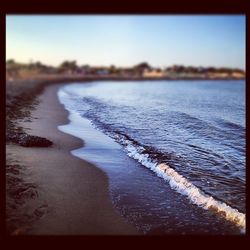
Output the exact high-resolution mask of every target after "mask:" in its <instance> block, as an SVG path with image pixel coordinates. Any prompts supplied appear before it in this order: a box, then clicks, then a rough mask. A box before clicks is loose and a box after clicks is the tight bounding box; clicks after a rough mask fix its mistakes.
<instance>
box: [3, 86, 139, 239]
mask: <svg viewBox="0 0 250 250" xmlns="http://www.w3.org/2000/svg"><path fill="white" fill-rule="evenodd" d="M59 86H60V84H59V85H51V86H48V87H46V88H45V90H44V92H43V93H42V94H41V95H39V96H38V100H39V103H38V104H37V105H36V106H35V108H33V109H32V110H31V114H30V118H29V119H28V120H27V119H26V121H24V119H22V120H21V121H19V125H20V126H21V127H23V128H24V130H25V132H27V133H28V134H30V135H35V136H40V137H45V138H47V139H48V140H50V141H52V142H53V145H52V146H50V147H22V146H19V145H16V144H13V143H7V145H6V159H7V160H6V161H7V166H8V167H7V169H6V175H7V197H6V200H7V211H6V212H7V231H8V233H9V234H14V235H16V234H32V235H113V234H116V235H122V234H126V235H132V234H138V232H137V230H136V229H135V228H134V227H132V226H131V225H129V224H128V223H127V222H126V221H125V220H124V219H123V218H122V217H121V216H120V215H119V214H118V213H117V212H116V211H115V210H114V208H113V206H112V202H111V199H110V196H109V192H108V178H107V176H106V175H105V173H104V172H102V171H101V170H99V169H98V168H96V167H95V166H94V165H92V164H90V163H88V162H86V161H83V160H80V159H78V158H76V157H74V156H73V155H71V153H70V151H71V150H73V149H76V148H78V147H80V146H82V145H83V142H82V140H80V139H78V138H75V137H73V136H70V135H67V134H65V133H62V132H60V131H59V130H58V129H57V126H59V125H63V124H67V123H68V119H67V116H68V112H67V111H66V110H65V109H64V108H63V105H61V104H60V103H59V102H58V98H57V91H58V88H59ZM15 166H16V167H15ZM9 176H11V178H10V177H9ZM8 182H10V184H15V185H14V186H13V185H12V186H11V187H10V188H9V189H11V190H8ZM9 186H10V185H9ZM16 187H19V189H17V188H16ZM15 188H16V189H15ZM12 189H13V190H12ZM9 194H12V196H11V195H9ZM9 196H10V197H9Z"/></svg>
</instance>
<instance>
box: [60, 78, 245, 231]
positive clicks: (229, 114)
mask: <svg viewBox="0 0 250 250" xmlns="http://www.w3.org/2000/svg"><path fill="white" fill-rule="evenodd" d="M58 96H59V99H60V101H61V102H62V103H63V104H64V105H65V108H66V109H67V110H69V111H70V120H71V124H69V125H66V126H71V128H69V127H67V128H68V131H67V128H66V127H65V126H64V127H63V126H62V127H60V129H61V130H64V131H65V132H68V133H71V134H74V135H77V136H78V137H82V139H83V140H84V141H85V140H86V138H88V139H87V140H86V144H87V145H86V146H85V148H81V149H79V150H76V151H74V152H72V153H73V154H75V155H77V156H78V157H82V158H84V157H85V159H86V158H88V159H89V160H92V159H96V160H92V161H93V162H94V163H95V164H96V165H97V166H99V167H101V168H102V169H103V170H104V171H105V172H106V173H107V174H108V176H109V179H110V192H111V196H112V199H113V202H114V205H115V206H116V207H117V209H118V210H119V211H120V213H122V214H123V216H124V217H126V218H127V220H129V221H130V222H131V223H133V224H135V225H136V226H137V227H138V229H139V230H141V231H143V232H144V233H154V232H155V233H157V232H160V233H192V232H193V233H215V234H218V233H219V234H220V233H222V234H223V233H237V227H238V228H240V229H241V230H244V228H245V81H151V82H150V81H145V82H131V81H130V82H94V83H84V84H81V83H73V84H68V85H65V86H64V87H62V88H61V89H60V90H59V93H58ZM74 126H75V127H74ZM92 129H93V130H92ZM96 133H97V134H98V135H97V134H96ZM100 138H102V139H100ZM98 140H99V142H98ZM91 145H93V146H91ZM107 149H108V150H107ZM98 157H99V159H97V158H98ZM88 159H87V160H88ZM145 167H146V168H145ZM149 170H152V171H149ZM142 190H143V191H142ZM235 225H236V227H234V226H235Z"/></svg>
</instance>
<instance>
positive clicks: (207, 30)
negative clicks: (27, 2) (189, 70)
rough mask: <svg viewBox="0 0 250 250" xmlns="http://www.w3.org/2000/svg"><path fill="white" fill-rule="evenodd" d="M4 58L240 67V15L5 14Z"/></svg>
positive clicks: (242, 49) (55, 62)
mask: <svg viewBox="0 0 250 250" xmlns="http://www.w3.org/2000/svg"><path fill="white" fill-rule="evenodd" d="M6 59H7V60H8V59H14V60H15V61H17V62H24V63H28V62H31V61H40V62H42V63H45V64H48V65H53V66H58V65H59V64H60V63H61V62H62V61H64V60H76V61H77V63H78V65H85V64H89V65H95V66H110V65H112V64H113V65H116V66H120V67H126V66H134V65H136V64H138V63H140V62H144V61H146V62H148V63H149V64H150V65H152V66H155V67H162V68H163V67H168V66H171V65H174V64H182V65H192V66H204V67H206V66H215V67H233V68H240V69H244V70H245V67H246V66H245V60H246V19H245V16H244V15H7V16H6Z"/></svg>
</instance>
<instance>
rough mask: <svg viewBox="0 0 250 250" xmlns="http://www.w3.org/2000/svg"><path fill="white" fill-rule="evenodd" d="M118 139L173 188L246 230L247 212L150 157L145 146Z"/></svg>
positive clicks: (128, 152)
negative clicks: (205, 191)
mask: <svg viewBox="0 0 250 250" xmlns="http://www.w3.org/2000/svg"><path fill="white" fill-rule="evenodd" d="M116 140H117V141H119V142H120V143H121V144H122V145H123V146H124V148H125V150H126V152H127V154H128V156H130V157H131V158H133V159H135V160H137V161H138V162H140V163H141V164H142V165H143V166H145V167H147V168H149V169H150V170H152V171H154V172H155V173H156V174H157V175H158V176H159V177H162V178H163V179H164V180H166V181H167V182H168V183H169V185H170V186H171V188H172V189H174V190H176V191H177V192H178V193H180V194H182V195H185V196H187V197H188V198H189V200H190V201H191V202H192V203H193V204H196V205H198V206H199V207H202V208H204V209H207V210H210V211H213V212H215V213H217V214H219V215H220V216H222V217H224V218H225V219H226V220H228V221H231V222H233V223H235V224H236V225H237V226H239V227H240V228H241V230H242V232H245V227H246V225H245V224H246V222H245V214H243V213H241V212H239V211H238V210H237V209H235V208H232V207H230V206H229V205H227V204H226V203H224V202H221V201H218V200H216V199H215V198H213V197H212V196H210V195H207V194H206V193H204V192H203V191H202V190H201V189H199V188H197V187H196V186H195V185H194V184H192V183H191V182H190V181H188V180H187V179H186V178H185V177H183V176H182V175H181V174H179V173H178V172H177V171H176V170H175V169H173V168H171V167H170V166H169V165H167V164H166V163H163V162H158V161H157V160H155V159H152V158H150V156H149V154H147V153H144V152H145V151H146V150H145V148H144V147H143V146H139V145H136V144H135V143H133V141H130V140H128V139H127V138H125V136H123V135H119V136H116Z"/></svg>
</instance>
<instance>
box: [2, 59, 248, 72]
mask: <svg viewBox="0 0 250 250" xmlns="http://www.w3.org/2000/svg"><path fill="white" fill-rule="evenodd" d="M20 70H28V71H36V72H38V73H45V74H50V73H52V74H53V73H67V74H83V73H85V74H115V75H120V74H123V73H127V74H130V75H143V73H144V72H145V71H152V70H154V71H156V72H165V73H174V74H207V73H226V74H232V73H242V74H244V71H243V70H241V69H238V68H226V67H222V68H215V67H194V66H184V65H173V66H171V67H166V68H164V69H161V68H155V67H152V66H151V65H149V64H148V63H147V62H141V63H139V64H137V65H134V66H132V67H123V68H122V67H116V66H115V65H110V66H99V67H95V66H89V65H81V66H80V65H78V64H77V62H76V61H75V60H72V61H69V60H66V61H63V62H62V63H61V64H60V65H59V66H58V67H54V66H48V65H45V64H43V63H41V62H40V61H37V62H30V63H26V64H25V63H18V62H16V61H15V60H13V59H9V60H7V61H6V73H9V74H10V75H11V74H12V75H13V74H18V72H19V71H20Z"/></svg>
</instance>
